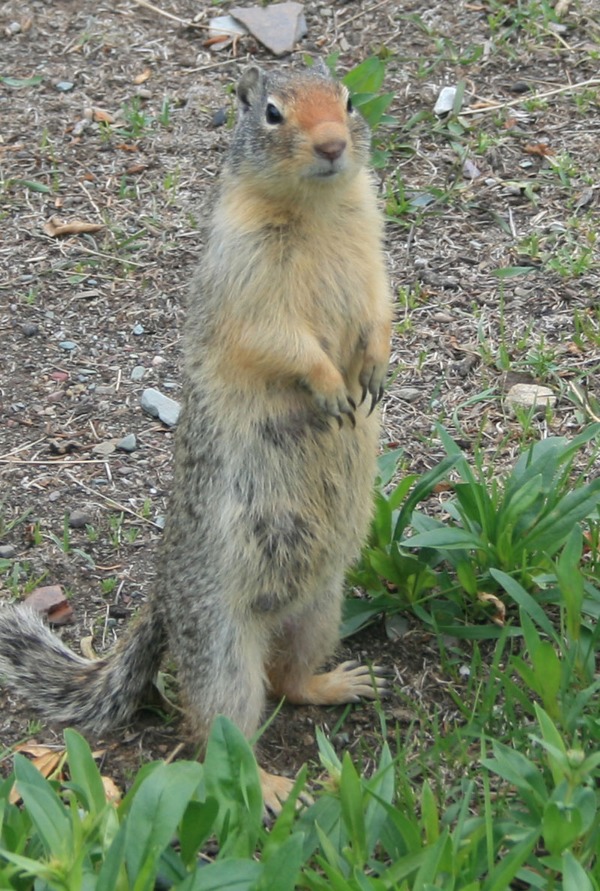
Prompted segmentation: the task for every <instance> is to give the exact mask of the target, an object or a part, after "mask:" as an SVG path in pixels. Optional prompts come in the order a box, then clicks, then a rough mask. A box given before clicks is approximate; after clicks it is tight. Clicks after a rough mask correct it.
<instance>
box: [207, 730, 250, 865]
mask: <svg viewBox="0 0 600 891" xmlns="http://www.w3.org/2000/svg"><path fill="white" fill-rule="evenodd" d="M204 767H205V780H206V790H207V792H208V794H209V795H211V796H212V797H213V798H215V799H216V801H217V802H218V804H219V813H218V816H217V820H216V823H215V832H216V834H217V837H218V839H219V843H220V846H221V856H224V855H225V854H227V856H239V855H243V856H247V857H249V856H251V855H252V853H253V851H254V847H255V845H256V840H257V838H258V834H259V832H260V830H261V827H262V812H263V801H262V792H261V788H260V781H259V776H258V767H257V765H256V760H255V758H254V754H253V752H252V749H251V747H250V745H249V743H248V740H247V739H246V738H245V736H244V734H243V733H242V732H241V730H240V729H239V728H238V727H236V725H235V724H234V723H233V722H232V721H230V720H229V718H226V717H224V716H223V715H218V716H217V718H216V719H215V720H214V722H213V725H212V729H211V732H210V736H209V738H208V744H207V747H206V758H205V759H204Z"/></svg>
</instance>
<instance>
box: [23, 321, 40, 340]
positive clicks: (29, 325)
mask: <svg viewBox="0 0 600 891" xmlns="http://www.w3.org/2000/svg"><path fill="white" fill-rule="evenodd" d="M21 331H22V332H23V334H24V335H25V337H35V335H36V334H39V331H40V329H39V327H38V326H37V325H36V324H35V322H25V324H24V325H23V326H22V328H21Z"/></svg>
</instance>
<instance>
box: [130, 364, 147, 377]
mask: <svg viewBox="0 0 600 891" xmlns="http://www.w3.org/2000/svg"><path fill="white" fill-rule="evenodd" d="M145 374H146V369H145V368H144V366H143V365H136V366H135V368H134V369H133V370H132V372H131V380H132V381H141V380H142V378H143V377H144V375H145Z"/></svg>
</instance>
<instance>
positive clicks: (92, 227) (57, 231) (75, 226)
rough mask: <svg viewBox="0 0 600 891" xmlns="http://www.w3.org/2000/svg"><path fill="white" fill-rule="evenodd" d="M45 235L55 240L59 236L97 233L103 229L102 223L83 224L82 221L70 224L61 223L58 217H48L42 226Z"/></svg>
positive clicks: (72, 221) (73, 221)
mask: <svg viewBox="0 0 600 891" xmlns="http://www.w3.org/2000/svg"><path fill="white" fill-rule="evenodd" d="M43 229H44V232H45V233H46V235H50V236H51V238H57V237H58V236H59V235H79V234H81V233H82V232H99V231H100V229H104V224H103V223H85V222H84V221H83V220H71V222H70V223H62V222H61V221H60V219H59V217H50V219H49V220H48V221H47V222H46V223H44V226H43Z"/></svg>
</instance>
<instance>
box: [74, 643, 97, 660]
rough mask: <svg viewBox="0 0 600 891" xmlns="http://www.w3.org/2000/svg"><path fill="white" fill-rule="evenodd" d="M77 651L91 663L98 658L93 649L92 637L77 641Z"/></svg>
mask: <svg viewBox="0 0 600 891" xmlns="http://www.w3.org/2000/svg"><path fill="white" fill-rule="evenodd" d="M79 649H80V650H81V655H82V656H85V658H86V659H90V661H92V662H94V661H95V660H96V659H99V658H100V657H99V656H98V653H97V652H96V651H95V649H94V638H93V637H82V638H81V640H80V641H79Z"/></svg>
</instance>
